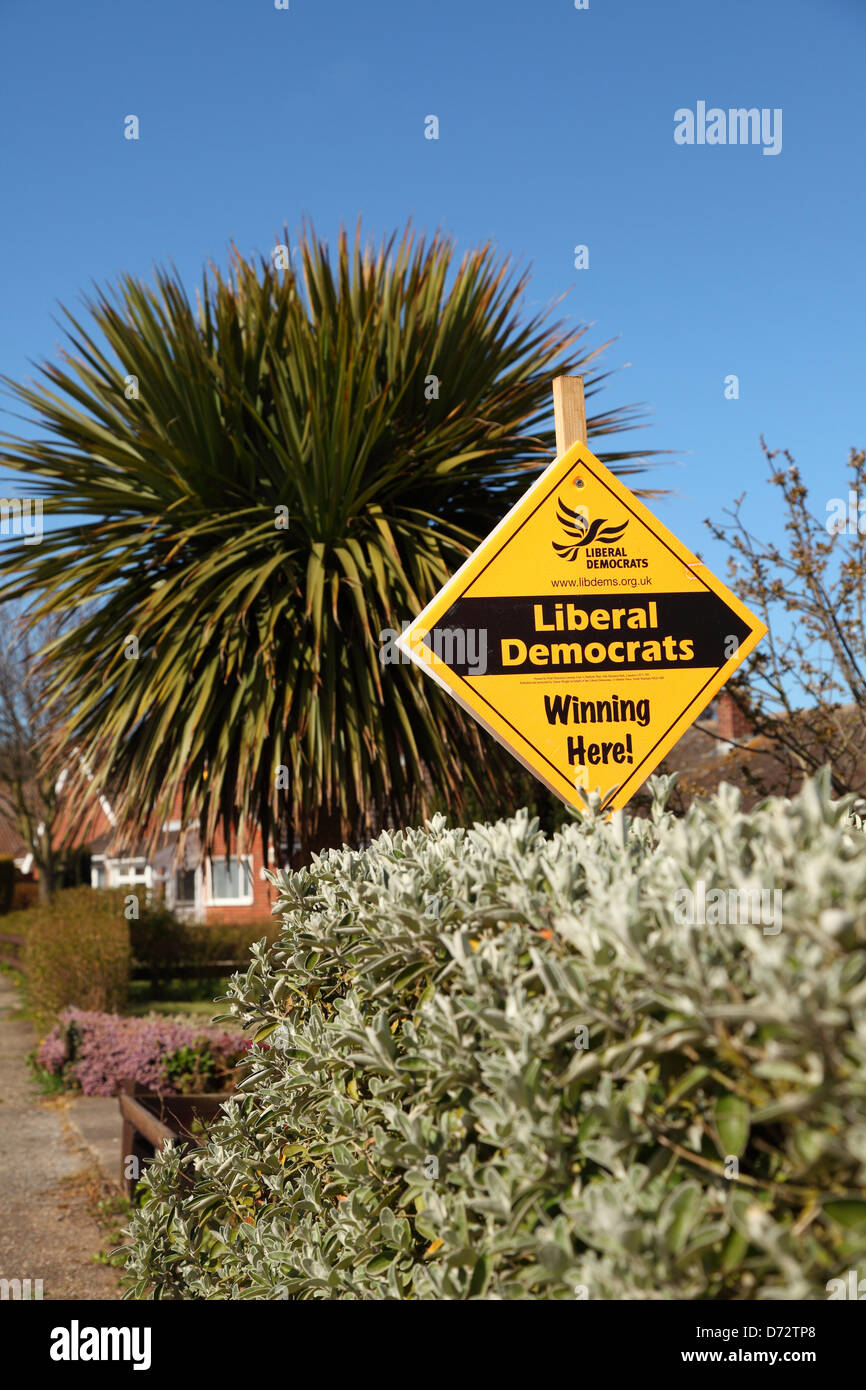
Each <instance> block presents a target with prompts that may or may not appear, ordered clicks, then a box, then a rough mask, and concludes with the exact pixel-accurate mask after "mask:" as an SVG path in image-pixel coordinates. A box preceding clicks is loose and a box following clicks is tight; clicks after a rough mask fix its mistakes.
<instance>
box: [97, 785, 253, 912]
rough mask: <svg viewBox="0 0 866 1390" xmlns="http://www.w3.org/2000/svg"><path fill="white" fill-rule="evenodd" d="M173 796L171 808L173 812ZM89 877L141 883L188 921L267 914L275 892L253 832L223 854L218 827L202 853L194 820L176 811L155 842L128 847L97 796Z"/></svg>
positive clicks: (100, 882)
mask: <svg viewBox="0 0 866 1390" xmlns="http://www.w3.org/2000/svg"><path fill="white" fill-rule="evenodd" d="M179 809H180V807H179V798H178V803H177V804H176V810H177V812H178V813H179ZM89 831H90V833H89V836H88V838H87V843H88V846H89V849H90V883H91V887H93V888H126V887H128V888H129V889H130V891H132V892H135V891H137V890H141V889H144V891H145V893H146V894H147V895H148V896H151V895H155V896H157V897H159V898H161V899H162V900H163V901H164V902H165V905H166V907H168V908H170V909H171V910H172V911H173V912H174V913H176V915H177V916H178V917H183V918H186V919H187V920H189V921H193V922H218V921H241V922H242V921H245V920H250V921H252V920H260V919H261V918H263V917H268V916H270V912H271V908H272V906H273V904H274V902H275V901H276V893H275V891H274V889H273V887H272V885H271V884H270V883H269V882H268V881H267V879H266V878H265V871H266V869H270V870H273V869H274V867H275V860H274V852H273V849H270V851H269V853H268V856H267V857H266V855H265V851H264V845H263V841H262V836H261V833H260V832H259V831H257V832H256V834H255V837H254V838H253V840H252V842H251V843H250V844H248V845H246V846H245V847H244V852H243V853H242V854H239V853H238V849H237V845H234V846H233V848H232V851H231V854H230V856H229V857H228V858H226V855H225V850H226V845H225V838H224V836H223V832H222V827H219V828H218V829H217V834H216V842H215V844H214V849H213V853H212V854H211V855H210V856H208V857H204V858H203V857H202V854H201V842H200V840H199V833H198V821H197V820H193V821H192V822H190V823H188V824H187V825H186V826H184V825H183V824H182V823H181V820H180V816H179V814H176V815H175V816H174V817H173V818H172V819H170V820H167V821H165V822H164V823H163V825H162V827H161V832H160V835H159V838H158V839H157V842H156V848H155V849H153V848H151V849H148V848H147V846H146V845H145V844H144V842H141V843H140V844H139V845H138V846H135V847H133V848H131V849H130V847H129V845H128V844H123V843H121V841H120V840H119V837H118V835H117V832H116V829H115V819H114V814H113V812H112V810H111V806H110V804H109V803H108V801H107V800H106V799H105V798H104V797H103V798H101V800H100V806H99V810H98V812H97V813H96V814H95V816H94V819H93V822H92V824H91V826H90V827H89Z"/></svg>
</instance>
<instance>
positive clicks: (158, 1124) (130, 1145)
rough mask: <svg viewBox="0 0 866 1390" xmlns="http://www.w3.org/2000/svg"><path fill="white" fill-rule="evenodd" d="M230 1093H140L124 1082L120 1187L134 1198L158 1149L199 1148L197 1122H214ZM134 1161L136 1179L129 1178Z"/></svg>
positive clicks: (120, 1093)
mask: <svg viewBox="0 0 866 1390" xmlns="http://www.w3.org/2000/svg"><path fill="white" fill-rule="evenodd" d="M230 1094H231V1092H229V1091H209V1092H204V1093H202V1094H200V1095H192V1096H161V1095H157V1094H156V1093H155V1092H153V1091H142V1090H137V1089H136V1088H135V1086H134V1085H133V1084H132V1083H131V1082H125V1083H123V1088H122V1090H121V1091H119V1092H118V1097H117V1098H118V1101H119V1103H120V1114H121V1116H122V1119H123V1133H122V1135H121V1144H120V1184H121V1187H122V1188H123V1190H124V1191H125V1192H126V1195H127V1197H132V1194H133V1192H134V1191H135V1187H136V1184H137V1182H138V1180H139V1178H140V1177H141V1173H142V1170H143V1168H144V1166H145V1165H146V1164H148V1163H150V1162H151V1161H152V1159H153V1156H154V1154H155V1153H156V1150H157V1149H160V1148H163V1147H164V1146H165V1145H167V1144H177V1143H181V1142H185V1143H188V1144H193V1145H194V1146H195V1147H196V1148H198V1146H199V1145H200V1144H201V1136H200V1135H199V1134H197V1133H195V1132H194V1131H193V1129H192V1124H193V1121H194V1120H201V1121H203V1122H204V1123H207V1122H209V1121H210V1120H213V1119H214V1118H215V1117H216V1116H217V1115H218V1114H219V1111H220V1108H221V1106H222V1104H223V1102H224V1101H225V1100H227V1099H228V1097H229V1095H230ZM130 1158H134V1159H135V1160H136V1162H135V1163H134V1164H133V1165H132V1166H133V1169H134V1175H133V1176H128V1175H127V1165H128V1162H129V1159H130Z"/></svg>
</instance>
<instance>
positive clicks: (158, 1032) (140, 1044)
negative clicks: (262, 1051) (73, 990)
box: [37, 1007, 250, 1096]
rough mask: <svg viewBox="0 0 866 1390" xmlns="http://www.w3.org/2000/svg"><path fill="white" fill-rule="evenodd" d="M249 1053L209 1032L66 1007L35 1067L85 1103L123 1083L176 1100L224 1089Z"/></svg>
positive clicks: (229, 1037)
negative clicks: (83, 1097)
mask: <svg viewBox="0 0 866 1390" xmlns="http://www.w3.org/2000/svg"><path fill="white" fill-rule="evenodd" d="M249 1046H250V1042H249V1040H248V1039H246V1038H243V1037H241V1036H240V1035H239V1034H237V1033H228V1032H225V1031H224V1030H222V1029H218V1028H214V1027H213V1026H209V1025H202V1024H198V1023H187V1022H180V1021H177V1020H175V1019H169V1018H157V1017H152V1018H126V1017H124V1016H123V1015H121V1014H110V1013H97V1012H94V1011H88V1010H85V1009H76V1008H72V1007H70V1008H67V1009H64V1010H63V1012H62V1013H61V1014H60V1018H59V1021H58V1023H57V1024H56V1025H55V1027H54V1028H53V1029H52V1031H51V1032H50V1033H49V1034H48V1036H47V1037H46V1038H45V1039H44V1040H43V1042H42V1043H41V1044H40V1046H39V1049H38V1051H37V1061H38V1062H39V1064H40V1065H41V1066H42V1067H44V1068H45V1069H46V1071H49V1072H51V1073H52V1074H53V1075H55V1076H62V1077H63V1078H64V1081H65V1082H66V1083H67V1085H69V1086H70V1087H71V1088H74V1089H78V1088H79V1087H80V1089H81V1091H82V1092H83V1093H84V1095H86V1096H111V1095H114V1094H115V1093H116V1091H117V1090H118V1087H119V1085H120V1083H121V1082H122V1081H125V1080H131V1081H135V1082H137V1084H138V1085H139V1086H142V1087H145V1088H146V1089H147V1090H150V1091H157V1092H159V1093H160V1094H162V1095H184V1094H189V1093H192V1092H196V1091H221V1090H228V1089H231V1087H232V1085H233V1083H234V1080H235V1076H236V1071H237V1067H238V1066H239V1064H240V1062H241V1061H242V1060H243V1058H244V1056H245V1054H246V1052H247V1050H248V1048H249Z"/></svg>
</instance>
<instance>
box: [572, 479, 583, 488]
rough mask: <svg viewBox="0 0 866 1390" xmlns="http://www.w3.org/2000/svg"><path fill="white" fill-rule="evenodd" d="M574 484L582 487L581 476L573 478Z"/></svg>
mask: <svg viewBox="0 0 866 1390" xmlns="http://www.w3.org/2000/svg"><path fill="white" fill-rule="evenodd" d="M574 486H575V487H583V478H575V480H574Z"/></svg>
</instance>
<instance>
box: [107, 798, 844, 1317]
mask: <svg viewBox="0 0 866 1390" xmlns="http://www.w3.org/2000/svg"><path fill="white" fill-rule="evenodd" d="M665 793H666V787H665V785H664V783H663V782H661V781H658V782H657V783H656V784H655V803H654V808H653V812H652V815H651V817H650V818H649V819H646V820H633V821H629V820H628V819H627V818H625V817H624V816H623V815H621V814H617V815H616V816H614V817H613V819H612V820H610V821H605V820H603V819H601V818H599V817H597V816H587V817H586V818H584V819H583V820H581V821H579V822H575V823H573V824H569V825H567V826H566V828H564V829H563V830H562V831H561V832H560V833H558V834H556V835H554V836H553V837H552V838H546V837H545V836H544V835H543V834H541V833H539V831H538V829H537V827H536V824H535V822H533V821H530V820H529V818H528V816H527V815H526V814H519V815H517V816H515V817H514V819H513V820H509V821H505V822H500V823H498V824H496V825H487V826H480V825H478V826H475V828H474V829H472V830H465V829H456V830H455V829H451V830H449V829H447V828H446V826H445V823H444V821H443V820H442V819H441V818H438V819H436V820H434V821H433V822H432V823H431V824H430V825H429V826H428V827H427V828H426V829H420V830H409V831H406V832H400V833H393V834H383V835H382V836H380V838H379V839H378V840H377V841H376V842H375V843H374V844H373V845H371V846H370V847H369V848H368V849H366V850H363V851H360V852H354V851H349V850H344V851H342V852H339V853H337V852H334V851H330V852H328V853H327V854H324V855H323V856H322V857H321V858H319V859H317V860H315V861H314V863H313V866H312V867H311V869H310V870H309V871H307V870H302V871H301V872H299V873H296V874H293V875H291V876H288V877H282V878H281V879H279V885H280V889H281V894H282V896H281V910H282V912H283V914H284V918H283V920H284V930H283V933H282V936H281V937H280V939H279V940H278V941H277V943H276V944H275V945H272V946H271V947H269V948H268V947H266V945H265V944H264V943H261V944H260V945H259V946H257V947H255V948H254V949H253V953H252V962H251V964H250V967H249V969H248V971H247V973H246V974H245V975H242V976H237V977H235V979H234V981H233V982H232V985H231V989H230V996H229V997H230V1000H231V1005H230V1008H231V1013H232V1015H233V1016H234V1017H235V1018H236V1019H237V1018H238V1017H239V1018H240V1020H241V1021H242V1022H243V1025H244V1027H245V1028H247V1029H248V1030H250V1032H251V1033H252V1034H253V1036H254V1037H255V1040H256V1046H254V1047H253V1048H252V1050H251V1053H250V1057H251V1059H252V1060H251V1064H250V1070H249V1072H248V1075H247V1076H246V1079H245V1080H244V1081H243V1082H242V1084H241V1086H240V1089H239V1091H238V1092H237V1094H236V1098H235V1099H233V1100H231V1101H230V1102H229V1103H228V1105H227V1106H226V1108H225V1117H224V1118H223V1119H221V1120H220V1121H219V1122H218V1123H216V1124H215V1125H214V1127H213V1128H212V1129H211V1130H210V1133H209V1136H208V1139H207V1143H206V1145H205V1147H204V1148H203V1149H201V1150H199V1151H198V1152H197V1153H194V1152H193V1153H186V1154H181V1153H180V1152H179V1151H177V1150H175V1151H172V1152H167V1153H165V1154H163V1155H162V1156H161V1157H160V1159H159V1160H158V1161H157V1162H156V1163H155V1164H154V1165H153V1167H152V1168H151V1170H150V1173H149V1176H148V1179H147V1192H146V1196H145V1200H144V1204H143V1206H142V1208H141V1210H140V1211H138V1212H137V1213H136V1215H135V1217H134V1219H133V1222H132V1228H131V1244H130V1257H129V1271H130V1285H129V1289H128V1296H132V1297H153V1296H155V1297H161V1298H215V1299H223V1298H227V1299H234V1298H264V1299H277V1298H286V1297H288V1298H300V1299H310V1298H320V1299H321V1298H325V1299H333V1298H350V1299H413V1298H424V1299H468V1298H488V1299H489V1298H495V1299H527V1298H528V1299H551V1298H553V1299H574V1298H586V1297H588V1298H601V1299H624V1298H625V1299H628V1298H637V1299H666V1298H668V1299H669V1298H676V1299H716V1298H721V1299H742V1298H746V1299H748V1298H787V1299H797V1298H825V1297H827V1292H826V1285H827V1282H828V1281H829V1280H830V1279H831V1278H833V1277H834V1276H837V1275H840V1274H842V1275H844V1273H845V1271H847V1270H848V1269H850V1268H859V1269H860V1272H861V1274H864V1273H866V1225H864V1221H866V1200H864V1198H866V1189H864V1184H866V1010H864V1005H866V949H864V948H866V836H864V834H863V831H862V829H861V828H860V826H859V823H858V822H857V820H856V818H855V817H853V816H852V815H851V812H850V807H849V804H848V803H847V802H839V803H834V802H832V801H831V800H830V799H829V794H828V783H827V781H826V780H824V779H822V778H819V779H818V780H817V781H816V782H813V783H810V784H807V785H806V787H805V788H804V790H803V792H802V793H801V795H800V796H799V797H798V798H797V799H796V800H793V801H789V800H784V799H781V798H779V799H770V800H767V801H765V802H763V803H762V804H761V805H760V806H758V807H757V808H756V809H755V810H754V811H753V812H751V813H749V814H746V813H744V812H743V811H742V810H741V808H740V802H739V794H738V792H737V791H736V790H735V789H733V788H731V787H722V788H721V789H720V791H719V792H718V794H717V795H716V796H715V798H714V799H713V800H711V801H709V802H696V803H695V804H694V805H693V806H692V808H691V810H690V811H689V812H688V814H687V815H686V816H685V817H684V818H682V819H679V820H678V819H675V818H674V817H673V816H672V815H671V814H669V813H668V812H667V811H666V810H665V808H664V798H665ZM698 880H703V881H704V883H705V885H706V887H707V890H710V889H712V888H721V889H723V890H726V891H727V890H729V889H731V888H736V889H740V888H748V889H753V888H755V887H763V888H765V889H769V890H774V891H777V892H781V893H782V895H783V898H782V901H783V924H782V928H781V930H780V931H777V932H775V933H774V932H773V931H765V929H764V927H763V926H762V925H761V924H760V923H758V924H757V925H750V924H748V923H747V924H744V925H717V926H708V925H678V924H677V920H676V914H675V913H674V907H673V905H674V902H675V899H676V895H677V893H678V891H679V890H682V889H684V888H689V889H692V888H694V887H695V885H696V883H697V881H698Z"/></svg>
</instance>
